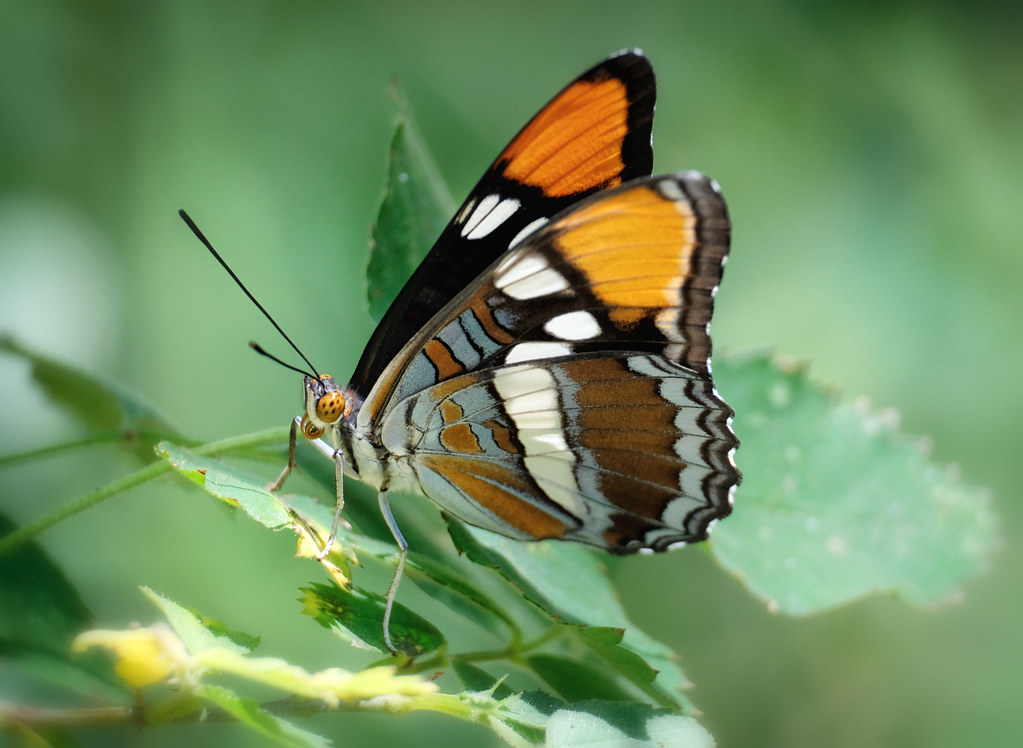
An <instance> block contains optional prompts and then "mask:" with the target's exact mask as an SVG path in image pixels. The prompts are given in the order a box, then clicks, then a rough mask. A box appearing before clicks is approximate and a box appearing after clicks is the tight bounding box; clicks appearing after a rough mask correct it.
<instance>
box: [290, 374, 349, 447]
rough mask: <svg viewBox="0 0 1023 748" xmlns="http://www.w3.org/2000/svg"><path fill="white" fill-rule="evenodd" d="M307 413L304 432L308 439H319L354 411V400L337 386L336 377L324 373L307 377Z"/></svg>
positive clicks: (303, 421)
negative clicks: (316, 376)
mask: <svg viewBox="0 0 1023 748" xmlns="http://www.w3.org/2000/svg"><path fill="white" fill-rule="evenodd" d="M304 381H305V414H304V415H303V416H302V434H303V435H304V436H305V437H306V438H308V439H319V438H320V437H321V436H323V434H324V432H326V431H327V429H329V428H330V427H331V426H333V425H334V424H336V423H337V422H338V421H339V420H340V419H341V418H344V417H346V416H348V415H350V414H351V412H352V400H351V398H350V397H346V396H345V395H346V393H345V391H344V390H342V389H341V388H340V387H338V386H337V382H335V381H334V378H333V377H332V376H330V375H328V374H323V375H321V376H320V377H318V378H315V379H314V378H313V377H309V376H307V377H306V378H305V380H304Z"/></svg>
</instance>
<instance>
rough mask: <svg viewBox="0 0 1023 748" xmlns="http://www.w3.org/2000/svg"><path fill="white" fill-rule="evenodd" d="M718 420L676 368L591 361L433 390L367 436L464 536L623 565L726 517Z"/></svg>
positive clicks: (724, 432)
mask: <svg viewBox="0 0 1023 748" xmlns="http://www.w3.org/2000/svg"><path fill="white" fill-rule="evenodd" d="M731 415H732V411H731V410H730V409H729V408H728V406H727V405H725V404H724V402H722V401H721V399H720V398H719V397H718V395H717V393H716V392H715V391H714V387H713V384H712V383H711V382H710V381H709V380H708V379H705V378H703V377H700V376H698V375H697V374H695V373H694V372H692V371H689V370H687V369H685V368H683V367H681V366H678V365H677V364H674V363H672V362H669V361H666V360H665V359H663V358H660V357H657V356H650V355H640V354H593V355H588V356H573V357H570V358H562V359H557V360H551V361H542V362H533V363H525V364H517V365H510V366H500V367H497V368H493V369H487V370H484V371H481V372H474V373H470V374H465V375H462V376H461V377H458V378H456V379H453V380H449V381H448V382H444V383H441V384H438V385H436V386H434V387H431V388H429V389H427V390H425V391H423V392H420V393H417V394H416V395H415V396H413V397H410V398H407V399H406V400H404V401H402V403H401V404H400V405H399V406H398V407H396V408H394V409H393V410H392V411H389V412H388V414H387V415H386V416H385V419H384V423H383V426H382V432H381V435H382V439H383V443H384V445H385V446H386V447H387V448H388V449H389V450H393V449H398V450H403V451H404V452H406V453H407V454H408V458H407V460H408V464H409V465H410V466H411V468H412V470H413V471H414V473H415V479H416V480H417V481H418V484H419V487H420V490H421V491H422V492H423V493H424V494H425V495H426V496H428V497H429V498H430V499H432V500H433V501H434V502H435V503H437V504H439V505H440V506H441V507H443V508H445V509H447V510H448V511H450V512H451V513H452V514H454V515H456V516H458V517H460V518H462V519H464V520H465V521H467V522H469V523H471V524H474V525H477V526H480V527H485V528H488V529H491V530H494V531H496V532H499V533H501V534H503V535H509V536H511V537H518V538H521V539H527V540H540V539H544V538H558V539H562V540H574V541H577V542H582V543H586V544H588V545H595V546H598V547H601V548H604V549H605V550H609V551H612V552H615V553H631V552H634V551H637V550H640V549H643V548H649V549H652V550H665V549H666V548H668V547H670V546H672V545H674V544H677V543H680V542H692V541H697V540H702V539H703V538H704V537H706V533H707V529H708V527H709V525H710V523H711V522H712V521H713V520H715V519H717V518H719V517H723V516H725V515H727V514H728V513H729V512H730V511H731V499H730V492H731V488H732V487H733V486H734V484H735V483H736V477H737V473H736V471H735V466H734V464H733V463H732V460H731V452H732V450H734V448H735V447H736V445H737V444H738V442H737V440H736V438H735V436H734V435H733V434H732V431H731V428H730V419H731Z"/></svg>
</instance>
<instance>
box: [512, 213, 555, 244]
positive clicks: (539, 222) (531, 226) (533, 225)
mask: <svg viewBox="0 0 1023 748" xmlns="http://www.w3.org/2000/svg"><path fill="white" fill-rule="evenodd" d="M547 220H548V219H546V218H537V219H536V220H535V221H530V222H529V223H527V224H526V227H525V228H524V229H522V231H520V232H519V233H517V234H516V235H515V238H514V239H512V240H511V244H509V245H508V248H509V249H510V248H511V247H514V246H515V245H516V244H518V243H519V242H521V241H522V240H523V239H525V238H526V237H527V236H529V235H530V234H532V233H533V232H534V231H536V230H537V229H538V228H540V227H541V226H543V225H544V224H545V223H547Z"/></svg>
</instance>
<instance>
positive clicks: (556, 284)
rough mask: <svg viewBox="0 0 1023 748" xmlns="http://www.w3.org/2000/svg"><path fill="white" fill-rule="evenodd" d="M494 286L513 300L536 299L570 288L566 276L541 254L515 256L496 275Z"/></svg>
mask: <svg viewBox="0 0 1023 748" xmlns="http://www.w3.org/2000/svg"><path fill="white" fill-rule="evenodd" d="M494 285H495V286H497V288H499V289H501V290H502V291H504V292H505V293H506V294H508V295H509V296H511V297H512V298H513V299H520V300H521V299H535V298H537V297H538V296H548V295H550V294H554V293H557V292H558V291H562V290H564V289H566V288H568V281H567V280H565V276H563V275H562V274H561V273H559V272H558V271H557V270H554V269H553V268H552V267H551V266H550V265H549V264H548V263H547V260H546V259H545V258H544V257H543V256H542V255H539V254H536V253H527V254H513V255H512V256H511V257H509V258H508V259H507V260H505V261H504V262H502V263H501V264H500V265H499V266H498V268H497V271H496V272H495V274H494Z"/></svg>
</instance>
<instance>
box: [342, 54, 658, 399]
mask: <svg viewBox="0 0 1023 748" xmlns="http://www.w3.org/2000/svg"><path fill="white" fill-rule="evenodd" d="M655 95H656V93H655V84H654V74H653V69H652V68H651V66H650V63H649V62H648V61H647V60H646V58H645V57H643V56H642V55H640V54H638V53H634V52H625V53H622V54H619V55H617V56H615V57H611V58H610V59H608V60H605V61H604V62H602V63H601V64H599V65H597V66H595V67H593V68H591V69H590V70H588V71H587V72H585V73H583V74H582V75H581V76H579V77H578V78H577V79H576V80H575V81H573V82H572V83H571V84H569V85H568V86H566V87H565V88H564V89H563V90H562V91H561V92H560V93H559V94H558V95H557V96H555V97H554V98H553V99H552V100H551V101H550V102H549V103H548V104H547V105H546V106H545V107H544V108H543V109H541V110H540V112H539V113H538V114H537V115H536V116H535V117H534V118H533V119H532V120H531V121H530V122H529V123H528V124H527V125H526V126H525V127H524V128H523V129H522V130H521V131H520V132H519V133H518V135H516V136H515V138H514V139H513V140H512V142H511V143H509V145H508V146H507V147H506V148H505V149H504V151H502V153H501V155H500V156H499V157H498V158H497V160H496V161H495V162H494V163H493V164H492V165H491V167H490V168H489V169H488V170H487V172H486V173H485V174H484V175H483V177H482V179H480V181H479V183H478V184H477V185H476V187H475V188H473V190H472V192H471V193H470V194H469V197H468V198H467V199H466V201H465V202H464V203H463V204H462V207H461V208H460V209H459V210H458V211H457V213H456V214H455V217H454V218H453V219H452V221H451V222H450V223H449V224H448V226H447V227H446V228H445V229H444V231H443V232H442V234H441V236H440V238H439V239H438V240H437V242H436V243H435V244H434V246H433V248H432V249H431V250H430V252H429V254H427V256H426V258H425V259H424V260H423V262H422V264H420V266H419V267H418V268H417V269H416V271H415V273H413V275H412V277H411V278H410V279H409V280H408V282H407V283H406V284H405V287H404V288H403V289H402V290H401V292H400V293H399V294H398V297H397V298H396V299H395V300H394V302H393V303H392V305H391V307H390V308H389V309H388V310H387V312H386V313H385V315H384V317H383V319H382V320H381V321H380V324H379V325H378V326H377V329H376V331H375V332H374V334H373V337H372V338H371V339H370V342H369V344H368V345H367V346H366V349H365V350H364V352H363V355H362V358H361V359H360V361H359V364H358V366H357V367H356V370H355V373H354V374H353V376H352V379H351V384H350V387H351V389H353V390H354V391H356V392H359V393H361V394H362V395H366V394H368V393H369V391H370V389H371V388H372V386H373V384H374V383H375V382H376V380H377V378H378V377H379V376H380V374H381V373H382V372H383V370H384V368H385V367H386V366H387V365H388V364H389V363H390V361H391V360H392V359H393V358H394V357H395V356H396V355H397V353H398V351H399V350H400V349H401V348H402V346H403V345H404V344H405V343H407V342H408V341H409V340H410V339H411V338H412V337H413V335H415V334H416V333H417V332H418V331H419V329H420V328H421V327H422V326H423V325H425V324H426V323H427V322H429V320H430V319H431V318H432V317H433V315H434V314H436V313H437V312H438V311H439V310H440V309H441V308H442V307H444V305H445V304H447V303H448V302H450V301H451V299H453V298H454V297H455V296H456V295H458V294H459V293H460V292H461V291H462V290H463V289H464V288H465V287H466V286H468V285H469V284H470V283H471V282H472V281H473V280H474V279H475V278H476V277H477V276H478V275H479V274H480V273H482V272H483V271H484V270H485V269H486V268H487V267H488V266H489V265H491V264H492V263H493V262H494V261H495V260H497V258H498V257H500V256H501V255H502V254H504V253H505V252H506V251H507V250H508V249H509V247H510V246H512V244H513V243H514V242H515V241H517V240H518V239H520V238H522V237H523V236H525V235H526V234H527V233H529V232H530V231H532V230H533V229H535V228H537V227H539V226H540V225H542V224H543V223H545V222H546V221H547V220H549V219H550V218H551V217H552V216H554V215H555V214H557V213H559V212H560V211H562V210H564V209H565V208H567V207H568V206H570V205H572V204H573V203H575V202H578V201H579V200H580V199H582V198H584V197H586V196H587V195H591V194H593V193H595V192H598V191H600V190H605V189H608V188H612V187H615V186H618V185H620V184H622V183H624V182H627V181H629V180H632V179H635V178H637V177H642V176H648V175H649V174H650V171H651V167H652V164H653V152H652V149H651V144H650V138H651V127H652V120H653V110H654V99H655Z"/></svg>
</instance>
